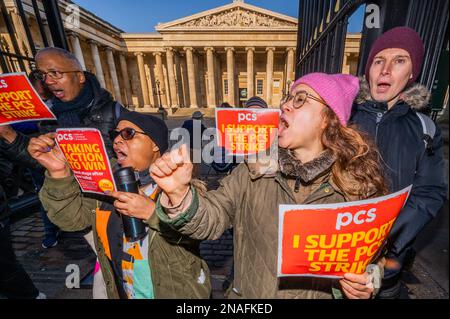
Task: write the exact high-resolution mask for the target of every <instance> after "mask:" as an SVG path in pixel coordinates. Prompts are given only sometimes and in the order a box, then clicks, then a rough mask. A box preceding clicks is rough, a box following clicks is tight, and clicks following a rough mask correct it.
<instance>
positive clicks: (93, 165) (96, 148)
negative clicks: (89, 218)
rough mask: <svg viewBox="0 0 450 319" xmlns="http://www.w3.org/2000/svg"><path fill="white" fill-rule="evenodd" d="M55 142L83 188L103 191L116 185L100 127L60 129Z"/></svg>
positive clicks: (91, 191) (89, 191)
mask: <svg viewBox="0 0 450 319" xmlns="http://www.w3.org/2000/svg"><path fill="white" fill-rule="evenodd" d="M56 142H57V144H58V147H59V148H60V150H61V151H62V153H63V154H64V157H65V158H66V160H67V163H68V164H69V166H70V168H71V169H72V171H73V174H74V176H75V178H76V180H77V182H78V184H80V187H81V190H82V191H83V192H88V193H97V194H104V193H105V192H106V191H114V190H116V189H117V188H116V184H115V181H114V177H113V174H112V171H111V164H110V162H109V159H108V155H107V153H106V150H105V143H104V142H103V138H102V135H101V133H100V131H99V130H97V129H83V128H75V129H58V130H56Z"/></svg>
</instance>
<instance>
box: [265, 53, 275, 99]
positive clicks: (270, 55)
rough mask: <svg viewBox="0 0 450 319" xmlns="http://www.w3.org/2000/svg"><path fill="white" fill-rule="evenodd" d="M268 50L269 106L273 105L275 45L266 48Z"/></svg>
mask: <svg viewBox="0 0 450 319" xmlns="http://www.w3.org/2000/svg"><path fill="white" fill-rule="evenodd" d="M266 51H267V67H266V88H267V91H266V102H267V105H269V107H271V106H272V95H273V56H274V51H275V48H274V47H268V48H266Z"/></svg>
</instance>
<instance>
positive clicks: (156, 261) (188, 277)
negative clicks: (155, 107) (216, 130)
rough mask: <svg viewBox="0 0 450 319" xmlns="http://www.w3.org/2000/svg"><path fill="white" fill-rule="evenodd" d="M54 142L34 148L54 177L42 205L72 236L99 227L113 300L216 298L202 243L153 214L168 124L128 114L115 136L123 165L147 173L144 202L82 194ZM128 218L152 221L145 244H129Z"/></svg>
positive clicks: (142, 176)
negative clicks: (153, 169)
mask: <svg viewBox="0 0 450 319" xmlns="http://www.w3.org/2000/svg"><path fill="white" fill-rule="evenodd" d="M54 138H55V134H47V135H43V136H41V137H39V138H36V139H32V140H31V142H30V145H29V148H28V149H29V152H30V154H31V155H32V156H33V157H34V158H35V159H36V160H37V161H38V162H39V163H40V164H41V165H42V166H44V167H45V168H46V169H47V173H46V180H45V183H44V186H43V188H42V190H41V192H40V198H41V201H42V203H43V205H44V207H45V208H46V209H47V211H48V214H49V217H50V219H51V220H52V221H53V222H54V223H55V224H57V225H58V226H59V227H61V229H63V230H65V231H79V230H83V229H85V228H87V227H90V226H92V228H93V231H94V239H95V242H96V245H95V246H96V251H97V254H98V259H99V262H100V267H101V271H102V273H103V276H104V279H105V282H106V290H107V295H108V298H124V299H153V298H208V297H209V295H210V292H211V286H210V281H209V271H208V268H207V265H206V263H205V262H204V261H203V260H202V259H201V258H200V257H199V242H198V241H195V240H190V239H187V238H185V237H183V236H182V235H181V234H179V233H178V232H176V231H174V230H173V229H171V228H168V227H165V226H164V225H161V224H160V222H159V219H158V217H157V216H156V215H155V214H153V212H154V207H155V202H154V200H155V198H156V196H157V195H158V193H159V189H158V188H157V186H156V184H154V182H153V181H152V179H151V177H150V174H149V167H150V165H151V164H152V163H153V162H154V161H155V160H156V159H157V158H159V157H160V156H161V154H162V153H164V152H165V151H166V150H167V148H168V129H167V126H166V125H165V123H164V122H163V121H162V120H160V119H158V118H156V117H154V116H151V115H144V114H140V113H136V112H128V113H124V114H123V115H122V116H121V117H120V118H119V122H118V125H117V128H116V130H115V131H113V132H111V141H112V142H113V148H114V152H115V154H116V156H117V165H118V166H119V167H132V168H133V169H134V170H135V171H136V172H138V173H139V180H140V184H141V187H140V191H141V194H133V193H123V192H112V193H111V194H110V197H107V196H100V197H99V196H95V195H88V194H83V193H81V190H80V188H79V186H78V184H77V182H76V180H75V178H74V176H73V175H72V174H71V173H70V170H69V167H68V164H66V162H65V161H64V160H61V156H62V154H61V152H60V151H59V150H58V149H57V148H55V141H54ZM47 148H51V151H50V152H47ZM93 211H95V212H96V213H95V214H93V213H92V212H93ZM120 214H123V215H127V216H131V217H135V218H139V219H141V220H143V221H145V224H146V227H147V231H148V233H147V235H146V236H145V238H144V239H142V240H139V241H138V242H134V243H132V242H128V240H127V239H126V238H125V235H124V233H123V226H122V219H121V218H120Z"/></svg>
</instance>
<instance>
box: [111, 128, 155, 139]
mask: <svg viewBox="0 0 450 319" xmlns="http://www.w3.org/2000/svg"><path fill="white" fill-rule="evenodd" d="M126 130H131V137H130V138H125V137H124V136H123V135H122V133H123V132H124V131H126ZM136 134H143V135H147V136H148V134H147V133H144V132H139V131H136V130H135V129H134V128H131V127H125V128H123V129H121V130H120V131H117V130H112V131H110V132H109V138H110V139H111V141H113V142H114V140H115V139H116V138H117V137H118V136H119V135H120V137H121V138H122V139H123V140H124V141H129V140H132V139H133V138H134V137H135V136H136Z"/></svg>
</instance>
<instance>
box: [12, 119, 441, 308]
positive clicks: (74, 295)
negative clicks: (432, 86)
mask: <svg viewBox="0 0 450 319" xmlns="http://www.w3.org/2000/svg"><path fill="white" fill-rule="evenodd" d="M183 120H184V119H183V118H177V119H173V120H170V121H168V124H169V127H170V128H174V127H177V126H180V125H181V123H182V122H183ZM207 124H208V126H211V125H213V121H212V120H211V119H207ZM447 140H448V139H447ZM446 148H447V150H446V157H447V158H448V143H447V147H446ZM213 172H214V171H213V170H210V169H209V167H206V166H203V167H202V173H203V176H204V177H205V179H206V180H207V182H208V184H209V185H210V186H211V187H217V180H218V179H219V178H220V177H221V176H219V175H211V174H212V173H213ZM447 173H448V169H447ZM11 232H12V233H11V236H12V241H13V245H14V249H15V251H16V255H17V256H18V259H19V260H20V262H21V263H22V265H23V266H24V268H25V269H26V270H27V272H28V273H29V274H30V276H31V278H32V279H33V281H34V282H35V284H36V286H37V287H38V288H39V289H40V290H41V291H42V292H44V293H45V294H46V295H47V296H48V298H56V299H90V298H91V291H90V289H89V287H81V288H80V289H68V288H66V285H65V282H66V278H67V276H68V275H69V273H67V272H66V267H67V266H68V265H77V266H78V267H79V269H80V278H81V279H83V278H84V277H85V276H86V275H87V274H88V273H89V272H90V271H91V270H92V267H93V264H94V261H95V255H94V254H93V252H92V250H91V249H90V247H89V246H88V244H87V243H86V241H85V240H84V238H83V234H84V233H83V232H78V233H62V235H61V238H60V243H59V245H58V246H56V247H54V248H51V249H48V250H46V249H43V248H42V247H41V246H40V245H41V241H42V238H43V224H42V222H41V220H40V218H39V214H38V213H32V214H28V217H26V218H22V219H20V220H19V221H17V222H15V223H14V224H13V225H12V227H11ZM448 233H449V218H448V202H447V203H446V206H445V207H444V209H443V210H442V211H441V213H440V214H439V215H438V216H437V218H436V219H435V220H434V221H433V222H432V223H430V224H429V225H428V226H427V227H426V229H425V231H424V232H423V233H422V234H421V236H420V237H419V238H418V240H417V243H416V249H417V251H418V254H417V257H416V259H415V262H414V264H413V266H412V268H411V270H410V271H408V272H406V273H405V274H404V277H403V279H404V281H405V283H406V288H405V290H404V297H405V298H412V299H424V298H432V299H448V298H449V291H448V289H449V261H448V249H449V236H448ZM230 265H231V259H230V260H228V261H227V262H226V263H225V264H224V265H223V266H221V267H215V268H213V269H212V282H213V297H214V298H223V293H222V282H223V281H224V279H225V277H226V275H227V274H228V273H229V270H230ZM83 288H84V289H83Z"/></svg>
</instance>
